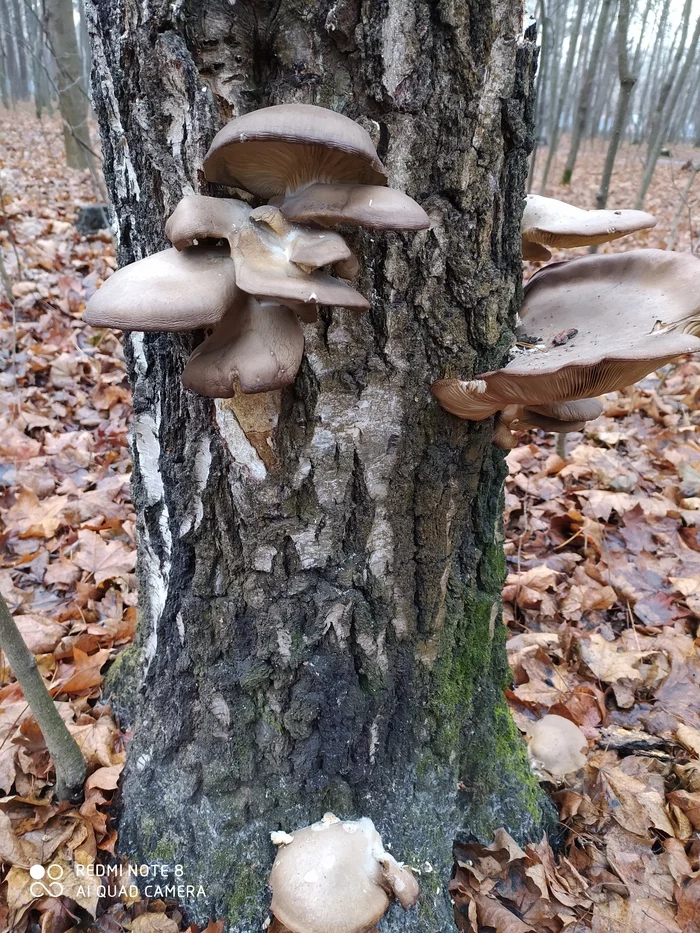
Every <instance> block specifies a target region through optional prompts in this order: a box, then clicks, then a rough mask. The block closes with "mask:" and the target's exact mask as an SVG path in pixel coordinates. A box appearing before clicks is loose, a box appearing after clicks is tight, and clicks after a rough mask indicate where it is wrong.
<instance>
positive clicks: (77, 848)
mask: <svg viewBox="0 0 700 933" xmlns="http://www.w3.org/2000/svg"><path fill="white" fill-rule="evenodd" d="M543 156H544V154H543V153H540V156H539V160H540V164H542V163H543V162H544V157H543ZM563 156H565V150H564V151H562V153H561V156H560V157H559V161H561V162H562V164H563V158H562V157H563ZM641 156H642V150H640V149H639V148H637V147H624V148H623V150H622V151H621V154H620V157H619V161H618V170H617V172H616V174H615V177H614V179H613V185H612V189H611V195H610V200H609V205H610V206H611V207H631V206H633V203H634V196H635V193H636V187H637V185H638V182H639V178H640V176H641V168H642V166H641ZM699 156H700V153H698V151H697V150H696V151H695V152H694V151H693V150H692V149H689V150H683V151H675V150H674V153H673V158H672V159H670V160H669V159H665V160H662V161H660V163H659V166H658V168H657V173H656V177H655V180H654V185H653V188H652V190H651V192H650V196H649V200H648V204H647V207H648V209H649V210H651V211H652V212H653V213H654V214H655V215H656V216H657V218H658V221H659V222H658V225H657V227H656V228H655V229H653V230H651V231H647V232H645V233H642V234H638V235H637V236H635V237H630V238H628V239H626V240H624V241H618V242H617V243H615V244H611V245H609V246H607V247H605V248H604V249H607V250H612V249H614V250H622V249H629V248H634V247H635V246H637V247H639V246H645V247H662V248H663V247H664V246H665V244H666V238H667V236H668V233H669V230H670V229H671V227H672V226H673V223H674V218H675V217H676V213H677V211H678V208H679V206H680V205H681V204H682V203H683V202H682V193H683V190H684V188H685V185H686V181H687V178H688V177H689V176H688V170H687V169H684V168H683V165H684V163H686V162H687V160H688V159H689V158H693V157H696V158H698V157H699ZM603 158H604V150H603V148H602V147H601V146H595V147H592V148H589V149H586V150H585V151H584V152H583V153H582V155H581V159H580V162H579V165H578V168H577V173H576V175H575V176H574V182H573V184H572V185H571V186H570V187H569V188H566V189H565V188H560V187H557V186H551V187H550V189H549V190H548V192H547V193H548V194H550V195H553V196H558V197H561V198H562V199H565V200H569V201H571V202H572V203H576V204H578V205H580V206H582V207H590V206H592V204H593V200H594V195H595V191H596V189H597V182H598V177H599V173H600V170H601V167H602V162H603ZM560 172H561V166H559V167H558V166H557V162H556V161H555V164H554V166H553V170H552V178H553V179H556V178H557V177H558V175H559V174H560ZM0 188H1V190H0V201H1V203H2V208H1V210H0V250H2V256H3V257H4V263H5V266H6V268H7V274H8V276H9V278H10V280H11V289H12V301H11V302H10V301H8V300H7V297H6V296H5V294H4V291H3V292H2V298H0V308H1V309H2V321H1V322H0V518H1V520H2V524H1V525H0V547H1V552H0V591H1V592H2V593H3V595H4V596H5V598H6V600H7V601H8V603H9V605H10V607H11V609H12V611H13V613H14V615H15V620H16V621H17V624H18V625H19V627H20V630H21V631H22V633H23V635H24V637H25V639H26V641H27V643H28V644H29V646H30V648H31V650H32V651H33V652H34V654H35V655H36V657H37V661H38V664H39V667H40V670H41V672H42V674H43V675H44V677H45V679H46V682H47V685H48V686H49V689H50V690H51V693H52V695H53V696H54V698H55V699H56V701H57V703H58V705H59V709H60V711H61V714H62V716H63V718H64V719H65V721H66V723H67V724H68V727H69V729H70V731H71V732H72V733H73V734H74V735H75V737H76V739H77V741H78V742H79V744H80V745H81V748H82V749H83V752H84V754H85V756H86V758H87V761H88V768H89V777H88V780H87V784H86V797H85V802H84V803H83V804H82V805H81V806H79V807H74V806H70V805H68V804H57V803H56V802H55V801H54V800H53V799H52V797H51V795H50V793H49V790H48V788H49V785H50V782H51V777H52V775H51V763H50V760H49V757H48V753H47V751H46V748H45V746H44V744H43V741H42V738H41V735H40V733H39V731H38V728H37V726H36V724H35V723H34V721H33V720H32V718H31V717H30V715H29V711H28V709H27V707H26V704H25V702H24V700H23V697H22V694H21V691H20V690H19V688H18V686H17V684H16V683H15V682H14V680H13V678H12V675H11V672H10V671H9V669H8V668H7V666H6V665H5V666H4V667H2V665H1V663H0V794H2V795H4V796H0V930H4V929H8V930H9V929H11V930H12V931H13V933H15V931H16V933H24V931H25V930H31V931H32V933H34V931H38V930H40V931H41V933H65V931H67V930H69V929H73V928H75V929H76V930H77V929H78V928H87V927H90V928H91V929H95V930H100V931H104V933H119V931H120V930H123V929H131V930H132V931H135V933H176V931H177V930H179V929H184V928H185V927H186V924H185V923H184V922H183V919H182V915H181V913H180V911H179V909H178V905H177V904H176V903H175V902H173V901H166V900H150V901H147V900H145V899H140V898H138V897H131V898H130V897H129V896H126V897H122V896H117V895H115V896H107V897H104V898H102V899H101V900H100V901H99V903H98V899H97V897H96V896H93V895H92V893H90V895H87V894H86V893H85V892H84V890H82V888H83V887H84V883H85V882H84V879H83V884H82V885H81V878H80V877H79V874H80V872H79V870H78V868H77V866H81V865H82V866H91V865H93V864H94V863H95V861H96V860H98V861H99V860H100V858H103V857H108V856H109V854H110V853H113V852H114V846H115V842H116V831H115V829H114V826H113V824H112V822H111V818H110V812H109V808H110V803H111V800H112V797H113V795H114V792H115V789H116V787H117V782H118V778H119V773H120V771H121V768H122V767H123V763H124V757H125V744H126V742H127V741H128V736H125V735H124V734H123V733H122V732H121V731H120V730H119V728H118V725H117V723H116V722H115V719H114V716H113V714H112V711H111V710H110V708H109V707H108V706H107V705H105V704H104V703H103V702H102V700H101V698H100V697H101V687H102V683H103V677H104V675H105V673H106V671H107V669H108V668H109V664H110V662H111V661H112V660H113V659H114V658H115V656H116V654H117V653H118V652H119V651H120V650H121V649H122V648H123V646H124V645H126V644H128V643H129V642H130V641H131V639H132V638H133V635H134V628H135V620H136V593H135V578H134V566H135V547H134V514H133V509H132V506H131V503H130V499H129V472H130V461H129V451H128V442H127V431H128V425H129V418H130V396H129V390H128V385H127V382H126V377H125V367H124V362H123V356H122V352H121V347H120V342H119V340H118V339H117V338H116V337H115V336H114V335H113V334H112V333H110V332H106V331H95V330H92V329H91V328H88V327H86V326H84V325H83V324H82V322H81V313H82V311H83V309H84V306H85V302H86V301H87V300H88V298H89V297H90V295H91V294H92V293H93V292H94V290H95V289H96V288H97V287H98V286H99V284H100V282H101V281H102V280H103V279H104V278H105V277H106V276H107V275H108V274H109V273H110V272H111V270H113V269H114V268H115V266H116V263H115V258H114V250H113V246H112V242H111V239H110V237H109V235H108V234H107V233H106V232H105V231H101V232H97V233H94V234H88V235H82V234H80V233H79V232H78V231H77V230H76V228H75V226H74V223H75V221H76V218H77V213H78V207H79V205H84V204H89V203H93V202H94V201H95V200H96V193H95V188H94V185H93V183H92V180H91V179H90V177H89V176H87V175H85V174H82V173H78V172H73V171H70V170H68V169H66V168H65V166H64V164H63V146H62V140H61V133H60V127H59V124H58V122H57V121H56V120H55V119H54V120H46V119H45V120H44V121H43V122H42V123H40V122H39V121H38V120H37V119H36V118H35V117H34V116H33V114H31V113H30V112H29V111H28V110H27V111H19V112H17V113H13V114H8V113H5V112H0ZM533 190H534V191H537V185H535V187H534V189H533ZM699 191H700V180H698V181H697V183H696V186H695V194H693V193H692V192H691V200H690V202H689V203H688V204H687V205H683V209H682V211H681V213H680V215H679V217H680V223H679V227H678V235H677V239H676V248H677V249H679V250H689V249H691V248H692V246H697V244H698V238H699V237H700V205H698V192H699ZM694 209H695V216H693V210H694ZM574 252H575V251H569V252H568V254H567V253H561V254H558V255H556V256H555V258H565V256H566V255H574ZM535 267H536V264H529V267H528V269H526V275H527V274H531V272H532V271H533V269H534V268H535ZM699 401H700V363H698V362H693V361H690V360H684V361H681V362H679V363H677V364H673V365H671V366H667V367H665V368H664V370H663V371H661V372H659V373H658V374H656V375H654V376H651V377H649V378H648V379H646V380H645V381H644V382H643V383H642V384H640V385H638V386H637V387H636V388H635V389H634V390H633V391H629V392H626V393H619V394H615V395H611V396H609V397H607V398H606V399H605V400H604V402H605V412H604V414H603V415H602V416H601V417H600V418H599V419H598V420H597V421H595V422H592V423H591V424H589V426H588V427H587V429H586V432H585V435H582V434H576V435H570V436H569V439H568V452H567V456H566V459H561V458H560V457H558V456H557V454H556V452H555V449H554V444H553V436H552V435H544V434H541V433H539V432H537V433H532V434H529V435H523V437H522V438H521V441H520V444H519V446H518V447H517V448H516V449H515V450H513V451H511V452H510V454H509V455H508V463H509V466H510V475H509V478H508V481H507V486H506V534H507V544H506V550H507V555H508V561H509V569H510V573H509V576H508V579H507V581H506V587H505V591H504V603H505V621H506V623H507V625H508V626H509V629H510V637H509V641H508V649H509V655H510V661H511V665H512V668H513V672H514V682H513V687H512V690H511V691H510V695H509V699H510V703H511V707H512V710H513V714H514V716H515V720H516V722H517V724H518V726H519V727H520V728H521V730H522V731H523V732H524V733H528V731H529V729H530V728H531V726H532V724H533V723H534V722H535V721H536V720H537V719H539V718H540V717H542V716H543V715H544V714H546V713H554V714H558V715H560V716H563V717H565V718H568V719H570V720H571V721H573V722H574V723H576V724H577V725H579V726H580V727H581V729H582V730H583V731H584V733H585V735H586V737H587V739H588V753H587V763H586V765H585V767H584V768H583V769H581V770H580V771H579V772H578V773H576V774H573V775H570V776H569V777H568V779H567V781H566V783H561V782H560V783H551V782H550V783H547V784H546V786H547V789H548V790H549V792H550V793H551V795H552V798H553V800H554V802H555V805H556V806H557V808H558V810H559V814H560V819H561V822H562V824H563V827H564V840H563V844H561V846H560V847H559V848H558V850H557V852H556V853H554V852H553V851H552V849H551V848H550V846H549V843H548V842H547V841H546V840H543V841H542V842H541V843H539V844H537V845H532V846H529V847H527V848H526V849H524V850H522V849H520V848H519V847H518V846H517V845H516V844H515V843H514V842H513V841H512V840H510V839H509V837H507V836H506V835H505V834H504V833H503V832H500V833H499V834H497V838H496V840H495V842H494V843H493V844H492V845H490V846H489V847H486V846H479V845H474V846H472V847H471V848H470V850H469V852H468V858H465V859H464V863H463V865H461V867H460V869H459V871H458V874H457V877H456V879H455V880H454V882H453V884H452V888H453V894H454V897H455V900H456V903H457V905H458V908H459V910H458V917H459V924H460V927H461V929H462V930H464V931H472V930H474V931H476V930H477V929H478V925H479V924H480V925H481V926H483V927H487V928H489V929H493V930H496V931H497V933H527V931H536V933H559V931H561V930H563V929H566V930H567V931H570V933H583V931H587V930H593V931H595V933H607V931H629V933H637V931H639V933H641V931H644V933H651V931H652V930H654V931H655V930H660V931H673V933H694V931H700V874H699V873H698V870H699V868H700V864H699V863H700V839H699V838H698V833H697V830H700V689H699V686H698V684H699V681H700V661H699V660H698V652H697V646H696V644H695V641H694V638H695V635H696V627H697V621H698V617H699V616H700V536H699V534H698V532H699V530H700V443H699V441H698V437H697V432H698V429H699V428H698V426H699V425H700V414H699V413H698V410H697V409H698V402H699ZM0 661H1V655H0ZM545 777H546V775H543V776H542V778H543V781H544V780H545ZM50 863H54V864H58V865H60V867H61V870H62V872H63V875H62V878H61V883H62V884H63V892H64V896H63V897H58V898H57V897H49V896H43V891H42V889H41V886H39V888H37V886H36V883H35V882H36V879H35V878H32V876H31V875H30V873H29V869H30V867H31V866H32V865H37V864H38V865H48V864H50ZM85 870H86V871H89V868H86V869H85ZM48 880H49V879H48V877H47V878H45V879H44V883H45V884H47V883H48ZM94 890H95V888H94V886H92V889H91V892H92V891H94ZM220 927H221V924H220V923H212V924H210V928H209V933H218V931H219V930H220ZM192 933H195V931H194V930H192Z"/></svg>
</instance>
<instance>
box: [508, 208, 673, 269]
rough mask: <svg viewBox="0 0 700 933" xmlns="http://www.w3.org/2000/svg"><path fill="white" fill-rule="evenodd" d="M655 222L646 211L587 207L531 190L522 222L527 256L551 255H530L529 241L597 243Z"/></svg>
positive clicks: (543, 242)
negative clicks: (596, 209) (591, 209)
mask: <svg viewBox="0 0 700 933" xmlns="http://www.w3.org/2000/svg"><path fill="white" fill-rule="evenodd" d="M655 226H656V218H655V217H653V216H652V215H651V214H647V213H646V211H584V210H582V209H581V208H580V207H574V205H573V204H566V202H564V201H557V200H556V198H543V197H542V196H541V195H539V194H528V195H527V197H526V198H525V211H524V213H523V219H522V224H521V230H522V238H523V258H529V259H542V258H544V259H549V256H542V255H539V256H534V255H530V256H527V257H526V256H525V248H526V247H525V244H526V243H527V244H533V243H534V244H539V245H540V246H559V247H567V246H595V245H597V244H599V243H607V242H608V241H610V240H617V239H619V238H620V237H621V236H627V235H628V234H630V233H636V232H637V230H646V229H647V228H649V227H655ZM550 255H551V254H550Z"/></svg>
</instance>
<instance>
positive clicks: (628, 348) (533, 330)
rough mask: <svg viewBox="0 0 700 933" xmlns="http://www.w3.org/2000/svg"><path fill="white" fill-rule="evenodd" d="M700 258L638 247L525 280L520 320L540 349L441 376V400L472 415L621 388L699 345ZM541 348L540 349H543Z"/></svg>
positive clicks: (576, 261) (455, 410)
mask: <svg viewBox="0 0 700 933" xmlns="http://www.w3.org/2000/svg"><path fill="white" fill-rule="evenodd" d="M699 289H700V258H699V257H697V256H695V255H693V254H691V253H672V252H667V251H664V250H652V249H648V250H632V251H630V252H626V253H614V254H608V255H590V256H584V257H582V258H581V259H573V260H571V261H569V262H563V263H554V264H552V265H549V266H545V267H544V268H543V269H541V270H539V272H537V273H536V274H535V275H534V276H533V277H532V278H531V279H530V281H529V282H528V283H527V286H526V287H525V297H524V301H523V306H522V308H521V312H520V314H521V320H522V328H523V329H524V330H525V331H526V332H527V334H528V340H529V341H534V342H535V346H536V348H535V349H534V350H531V351H529V352H527V353H524V354H520V355H519V356H517V357H516V358H515V359H514V360H512V362H510V363H509V364H508V365H507V366H506V367H504V368H503V369H499V370H495V371H493V372H489V373H484V374H483V375H481V376H478V377H477V378H476V379H473V380H468V381H464V380H460V379H441V380H438V381H437V382H436V383H434V384H433V387H432V391H433V393H434V395H435V396H436V397H437V399H438V400H439V402H440V404H441V405H442V407H443V408H445V409H447V411H450V412H452V413H453V414H455V415H458V416H459V417H460V418H466V419H468V420H471V421H480V420H482V419H484V418H489V417H490V416H491V415H494V414H495V413H496V412H498V411H503V410H504V409H507V408H508V406H510V405H516V406H522V407H523V408H527V409H529V410H530V411H533V410H537V409H540V408H541V406H549V405H552V404H553V403H560V402H570V401H575V400H578V399H591V398H594V397H595V396H598V395H603V394H605V393H606V392H614V391H616V390H618V389H623V388H625V387H626V386H628V385H631V384H632V383H634V382H637V381H638V380H639V379H643V378H644V377H645V376H647V375H648V374H649V373H652V372H654V371H655V370H656V369H658V368H659V367H660V366H663V365H664V364H665V363H669V362H671V360H674V359H676V358H677V357H679V356H682V355H683V354H684V353H692V352H697V351H700V308H699V307H698V299H697V295H698V290H699ZM540 347H541V349H539V348H540Z"/></svg>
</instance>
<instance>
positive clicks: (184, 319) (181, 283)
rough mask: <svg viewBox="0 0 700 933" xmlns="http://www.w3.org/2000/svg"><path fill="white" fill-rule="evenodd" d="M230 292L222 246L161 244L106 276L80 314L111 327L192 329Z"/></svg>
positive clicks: (220, 307)
mask: <svg viewBox="0 0 700 933" xmlns="http://www.w3.org/2000/svg"><path fill="white" fill-rule="evenodd" d="M235 294H236V275H235V271H234V267H233V263H232V262H231V257H230V255H229V250H228V249H227V248H226V247H223V248H221V247H217V248H214V249H203V248H201V249H200V248H196V249H189V250H185V251H183V252H178V250H176V249H165V250H163V251H162V252H160V253H154V254H153V255H152V256H148V257H146V259H140V260H139V261H138V262H134V263H132V264H131V265H129V266H124V267H123V268H121V269H119V270H118V271H117V272H115V273H114V275H112V276H110V277H109V278H108V279H107V280H106V282H105V283H104V284H103V285H102V287H101V288H99V289H98V290H97V291H96V292H95V294H94V295H93V296H92V298H91V299H90V301H88V304H87V308H86V309H85V313H84V315H83V319H84V320H85V322H86V323H87V324H92V325H93V326H94V327H114V328H116V329H117V330H143V331H158V330H166V331H184V330H196V329H197V328H199V327H213V326H214V324H216V323H217V322H218V321H220V320H221V318H222V317H223V316H224V314H225V313H226V310H227V309H228V308H229V307H230V305H231V304H232V302H233V299H234V296H235Z"/></svg>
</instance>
